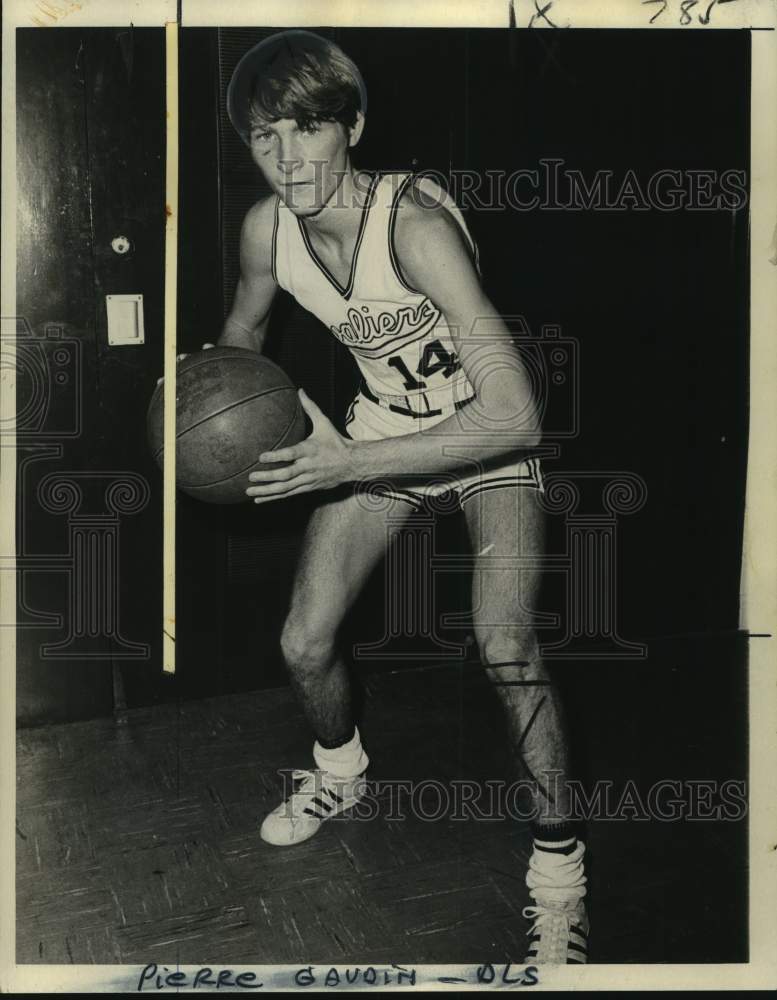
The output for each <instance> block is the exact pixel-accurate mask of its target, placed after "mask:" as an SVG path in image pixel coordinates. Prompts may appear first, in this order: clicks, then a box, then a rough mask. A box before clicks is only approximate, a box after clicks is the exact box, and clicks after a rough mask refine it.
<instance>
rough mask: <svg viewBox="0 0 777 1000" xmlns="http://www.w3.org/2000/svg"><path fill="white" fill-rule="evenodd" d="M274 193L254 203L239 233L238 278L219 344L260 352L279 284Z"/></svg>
mask: <svg viewBox="0 0 777 1000" xmlns="http://www.w3.org/2000/svg"><path fill="white" fill-rule="evenodd" d="M274 216H275V196H273V197H271V198H267V199H266V200H265V201H262V202H259V203H258V204H256V205H254V206H253V208H251V209H250V210H249V212H248V214H247V215H246V217H245V220H244V221H243V228H242V230H241V233H240V279H239V281H238V283H237V288H236V290H235V297H234V299H233V301H232V308H231V309H230V311H229V315H228V316H227V318H226V320H225V321H224V326H223V328H222V331H221V336H220V337H219V339H218V342H217V343H218V346H219V347H244V348H247V349H248V350H250V351H257V352H261V350H262V347H263V345H264V340H265V337H266V335H267V327H268V325H269V321H270V310H271V307H272V303H273V299H274V298H275V293H276V291H277V290H278V285H277V283H276V281H275V279H274V277H273V273H272V270H273V268H272V233H273V225H274Z"/></svg>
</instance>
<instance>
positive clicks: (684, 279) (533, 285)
mask: <svg viewBox="0 0 777 1000" xmlns="http://www.w3.org/2000/svg"><path fill="white" fill-rule="evenodd" d="M268 33H269V32H266V31H261V30H257V29H244V30H241V29H230V30H221V31H216V30H215V29H187V30H185V31H182V32H181V104H180V108H181V132H180V141H181V150H180V182H181V190H180V212H181V219H180V270H179V278H180V281H179V341H180V348H181V349H182V350H193V349H196V348H197V347H199V345H200V344H201V343H202V342H203V341H205V340H213V339H215V337H216V336H217V335H218V333H219V330H220V325H221V322H222V320H223V317H224V314H225V312H226V311H227V310H228V308H229V303H230V300H231V295H232V292H233V289H234V283H235V281H236V277H237V246H238V234H239V228H240V223H241V221H242V217H243V214H244V212H245V210H246V209H247V207H248V206H249V205H250V204H251V203H252V202H253V201H254V200H256V198H257V197H260V196H261V195H262V193H263V187H262V182H261V178H260V177H259V173H258V170H257V169H256V168H254V167H253V165H252V163H251V160H250V157H249V155H248V152H247V150H246V149H245V147H244V146H243V145H242V143H241V142H240V140H239V138H238V137H237V135H236V134H235V133H234V131H233V130H232V128H231V125H230V124H229V122H228V120H227V119H226V117H225V114H224V110H223V93H224V89H225V86H226V83H227V81H228V79H229V75H230V73H231V71H232V68H233V66H234V64H235V62H236V61H237V59H238V58H239V56H240V55H241V54H242V53H243V52H244V51H245V50H246V48H247V47H249V46H250V45H252V44H254V43H255V42H256V41H257V40H259V39H260V38H261V37H263V36H264V35H266V34H268ZM325 33H327V34H329V35H330V36H331V37H333V38H334V39H335V40H337V41H338V42H339V43H340V44H341V45H342V46H343V47H344V48H345V50H346V51H347V52H348V53H349V54H350V55H351V56H352V57H353V58H354V59H355V60H356V62H357V63H358V64H359V65H360V67H361V68H362V71H363V73H364V77H365V80H366V83H367V89H368V93H369V114H368V124H367V129H366V131H365V134H364V138H363V140H362V142H361V144H360V146H359V148H358V149H357V151H356V157H355V159H356V162H357V165H358V166H360V167H364V168H366V169H372V168H380V169H398V170H401V169H418V170H424V169H428V170H435V171H439V172H441V173H444V174H447V173H448V172H449V171H451V170H465V169H467V170H474V171H479V172H484V171H486V170H500V169H501V170H505V171H506V172H508V173H509V172H511V171H514V170H516V169H517V168H519V167H524V168H528V169H536V168H537V167H538V166H539V160H540V158H554V157H555V158H560V159H563V160H564V161H565V166H566V167H567V168H571V169H578V170H581V171H582V172H583V174H584V176H585V177H586V178H590V177H591V176H592V175H593V172H594V171H595V170H596V169H607V170H611V171H613V173H614V176H615V178H616V179H617V178H620V177H622V176H623V174H624V173H625V171H626V170H628V169H630V168H631V169H634V170H635V171H636V173H637V175H638V177H639V179H640V180H641V181H643V182H644V183H646V181H647V179H648V178H649V176H650V174H651V173H653V172H654V171H655V170H657V169H661V168H671V169H675V170H679V171H688V170H692V169H706V170H731V169H739V170H747V168H748V148H749V121H748V107H749V104H748V102H749V92H748V80H749V41H748V36H747V35H746V33H741V32H727V31H717V32H714V33H708V34H701V33H683V32H679V31H678V32H672V31H666V32H662V33H661V35H660V37H657V36H656V35H655V33H653V34H650V35H649V34H648V33H647V32H634V31H632V32H616V31H610V32H563V33H561V32H558V33H550V32H544V33H539V32H515V31H513V32H508V31H497V30H462V31H454V30H447V31H434V30H415V29H414V30H412V31H411V30H393V29H392V30H382V31H369V30H355V29H354V30H328V31H325ZM398 64H399V65H401V67H402V71H401V72H397V71H396V67H397V65H398ZM163 70H164V48H163V42H162V36H161V33H160V32H155V31H146V30H137V29H135V30H130V29H127V30H123V31H111V30H101V29H92V30H80V29H79V30H76V29H64V30H59V31H57V32H56V33H51V34H47V33H38V32H20V33H19V49H18V81H19V109H18V126H19V164H20V173H19V194H20V227H19V286H18V301H19V312H20V314H21V315H22V316H24V317H25V318H26V320H27V321H28V323H29V324H30V326H31V327H32V328H33V329H34V331H35V336H36V337H37V338H38V340H40V341H41V342H43V340H44V339H45V338H43V325H44V324H46V323H52V322H55V323H60V324H62V323H65V324H67V329H68V330H69V331H70V332H71V334H72V336H73V337H74V338H75V339H76V340H78V341H79V342H80V345H81V348H82V363H83V366H84V368H83V372H84V378H83V383H82V384H83V393H84V394H83V404H84V431H83V433H82V434H81V436H80V437H79V438H78V439H76V440H68V441H66V442H59V444H60V445H61V446H62V447H63V448H64V453H63V454H62V455H60V456H59V457H57V456H54V458H50V459H49V460H48V462H47V461H44V460H41V459H40V458H39V459H38V461H37V464H36V463H33V465H32V466H30V467H29V468H28V469H27V472H26V473H25V475H27V476H28V481H26V482H25V483H24V485H23V486H22V487H21V490H22V492H21V493H20V497H21V509H22V510H23V512H24V519H25V524H26V528H25V530H26V531H28V532H29V533H30V536H31V537H32V535H33V534H34V536H35V537H36V538H37V539H38V541H39V543H40V542H41V540H46V541H45V542H43V543H42V544H40V549H41V551H42V552H44V553H45V552H51V553H54V552H61V551H63V546H65V544H66V539H65V535H64V534H63V533H62V523H61V521H60V522H57V523H55V520H56V519H55V518H54V517H53V515H52V514H51V513H50V512H47V511H44V510H43V509H42V508H41V506H40V504H39V502H38V500H37V496H36V492H35V489H36V483H37V482H38V481H39V479H40V477H41V476H42V475H43V474H45V473H46V472H48V471H51V470H52V469H59V468H62V467H63V464H62V463H63V462H64V463H65V466H66V467H67V468H72V469H82V468H89V469H107V470H121V469H132V470H135V471H137V472H139V473H140V474H142V475H143V476H145V477H146V478H147V479H148V481H149V483H150V484H151V487H152V496H151V500H150V502H149V504H148V506H147V507H146V508H145V509H144V511H143V512H142V513H140V514H138V515H133V516H132V517H125V518H123V519H122V523H121V532H120V534H121V554H122V563H121V573H120V586H121V591H122V597H121V601H120V613H121V616H122V628H123V630H124V634H125V635H126V636H127V638H129V639H131V640H133V641H136V642H141V643H147V644H148V646H149V653H148V657H147V658H146V659H142V660H140V661H138V662H119V661H118V660H114V663H113V666H114V670H113V671H111V670H110V669H106V668H107V667H108V666H109V664H110V662H111V661H110V658H108V659H107V660H106V659H103V660H101V661H98V662H91V663H90V662H86V661H84V662H78V661H73V662H67V663H55V664H47V663H45V662H43V661H42V660H41V657H40V655H39V649H40V646H41V643H42V642H52V641H57V639H58V638H61V636H62V634H63V633H62V629H61V627H60V629H59V631H58V630H57V627H56V626H55V625H51V624H49V625H47V626H45V627H44V626H38V625H36V624H35V622H34V621H33V622H32V623H31V625H30V627H29V628H25V629H23V630H21V631H20V633H19V638H20V649H19V714H20V718H22V719H24V720H26V721H46V720H49V719H53V718H76V717H83V716H89V715H92V714H100V713H105V712H110V711H111V709H112V707H113V703H114V698H115V691H114V689H115V682H116V677H115V675H116V673H117V672H118V674H119V675H120V679H121V680H122V681H123V686H124V692H125V694H124V696H125V698H126V700H127V701H128V703H129V704H130V705H133V704H142V703H148V702H150V701H154V700H157V699H160V698H162V699H167V698H172V697H190V696H201V695H209V694H216V693H222V692H227V691H234V690H246V689H254V688H257V687H263V686H272V685H277V684H279V683H284V676H283V671H282V667H281V664H280V657H279V648H278V634H279V630H280V623H281V620H282V617H283V612H284V608H285V605H286V602H287V600H288V593H289V586H290V582H291V578H292V574H293V569H294V562H295V558H296V553H297V550H298V545H299V540H300V536H301V532H302V530H303V528H304V523H305V519H306V517H307V515H308V513H309V509H310V505H311V502H313V501H311V500H310V499H309V498H299V499H297V500H295V501H289V502H286V503H285V504H283V505H280V504H279V505H277V506H276V505H273V506H265V507H262V508H254V507H252V506H251V505H246V506H245V507H241V508H217V507H209V506H207V505H204V504H200V503H197V502H196V501H193V500H190V499H189V498H187V497H186V496H184V495H180V496H179V499H178V546H177V552H178V591H177V618H178V650H177V653H178V672H177V675H176V677H175V679H174V680H173V679H171V678H169V677H162V676H161V675H160V663H159V655H160V644H159V630H160V621H161V609H160V600H159V587H160V580H161V482H160V477H159V474H158V472H157V470H156V468H155V466H153V464H152V463H151V462H150V460H149V458H148V455H147V453H146V445H145V428H144V414H145V408H146V405H147V400H148V398H149V397H150V394H151V391H152V389H153V386H154V383H155V380H156V377H157V375H158V374H159V373H160V372H161V349H162V344H161V339H162V316H161V306H162V298H161V295H162V274H163V258H162V252H163V227H162V222H163V205H164V191H163V163H164V97H163V90H162V86H161V81H162V80H163ZM524 190H525V189H524ZM467 220H468V224H469V226H470V228H471V230H472V232H473V234H474V235H475V237H476V239H477V240H478V243H479V246H480V252H481V257H482V264H483V271H484V275H485V284H486V288H487V290H488V292H489V294H490V296H491V298H492V300H493V301H494V303H495V305H496V306H497V307H498V308H499V309H500V310H502V311H503V312H505V313H507V314H521V315H522V316H524V317H525V318H526V321H527V323H528V325H529V327H530V328H531V330H532V332H533V334H535V335H539V332H540V329H541V327H542V325H543V324H546V323H550V324H557V325H559V326H560V328H561V332H562V334H563V335H564V336H566V337H571V338H574V339H575V340H576V341H577V343H578V345H579V356H580V363H581V370H580V379H579V385H580V401H581V411H580V416H581V419H580V432H579V434H578V435H577V436H576V437H574V438H573V439H570V440H564V441H563V442H562V447H561V451H560V455H559V457H558V458H556V459H553V460H549V461H548V462H546V466H545V468H546V473H547V472H552V471H564V470H572V471H574V470H589V471H600V472H617V471H626V472H631V473H634V474H637V475H638V476H640V477H642V478H643V479H644V481H645V483H646V485H647V489H648V500H647V503H646V504H645V506H644V507H643V508H642V510H640V511H639V512H638V513H636V514H633V515H631V516H630V517H626V518H622V519H621V521H620V523H619V529H618V530H619V573H620V587H619V600H620V606H619V612H618V613H619V626H618V628H619V631H620V634H621V635H622V636H623V637H624V638H626V639H628V640H631V641H642V642H647V643H648V645H649V644H650V641H651V640H657V639H660V638H666V637H672V636H688V635H695V634H702V635H721V634H730V633H732V632H734V631H736V629H737V628H738V622H739V611H738V608H739V581H740V572H739V567H740V552H741V537H742V521H743V498H744V477H745V466H746V453H747V442H746V427H747V357H748V355H747V349H748V331H747V308H748V302H747V275H748V260H747V210H746V208H742V209H740V210H739V211H732V210H719V211H707V212H690V211H678V212H659V211H656V210H650V211H646V212H642V211H550V210H541V209H536V210H532V211H523V212H516V211H503V212H488V211H476V210H469V211H468V212H467ZM118 232H123V233H125V234H126V235H129V236H130V237H131V238H132V239H133V241H134V244H135V249H134V252H133V253H132V254H130V255H128V257H127V258H121V259H120V258H117V257H116V255H115V254H113V252H112V251H111V250H110V247H109V243H110V238H111V237H112V236H113V235H115V234H116V233H118ZM116 291H141V292H143V293H144V295H145V297H146V344H145V345H144V346H143V347H140V348H108V347H107V340H106V331H105V322H104V304H103V302H102V296H103V295H104V294H108V293H110V292H116ZM268 353H269V354H270V355H271V356H273V357H275V358H276V359H277V360H279V361H280V363H281V364H282V365H283V366H284V367H285V368H287V370H288V371H289V373H290V375H291V376H292V378H293V379H294V380H295V381H296V382H297V383H298V384H301V385H303V386H304V387H305V388H306V389H307V390H308V392H309V393H310V394H311V395H312V396H313V398H314V399H316V401H317V402H318V403H319V404H320V405H322V406H323V407H324V409H325V410H326V411H327V412H329V413H330V415H331V416H332V417H333V419H335V420H336V421H341V420H342V416H343V413H344V409H345V406H346V405H347V402H348V401H349V399H350V398H351V396H352V394H353V391H354V387H355V372H354V367H353V365H352V363H351V361H350V358H349V357H348V356H347V353H346V352H345V351H344V349H342V348H341V346H340V345H339V344H337V343H336V342H335V341H334V339H333V338H331V337H330V336H328V335H327V334H326V331H325V330H324V329H323V328H322V327H321V326H320V324H319V323H318V322H317V321H316V320H315V319H314V318H313V317H311V316H310V315H309V314H307V313H306V312H305V311H304V310H302V309H301V308H300V307H298V306H297V305H296V304H295V303H293V302H292V301H291V300H290V299H289V298H288V296H286V295H285V293H281V294H280V296H279V300H278V303H277V307H276V309H275V312H274V316H273V328H272V331H271V337H270V341H269V345H268ZM55 402H56V398H55ZM20 405H21V404H20ZM44 443H45V441H44ZM55 443H57V442H56V440H55ZM36 470H37V471H36ZM556 520H557V523H555V524H554V525H552V526H551V546H553V545H560V546H563V544H564V540H563V522H562V519H556ZM20 530H21V527H20ZM437 530H438V538H439V541H440V544H441V545H447V546H448V547H452V548H456V547H463V546H464V539H463V535H462V531H461V525H460V523H459V521H458V519H457V518H455V517H445V518H442V519H441V521H440V524H439V526H438V529H437ZM381 577H382V570H381V571H379V572H378V573H377V574H376V579H375V581H373V584H372V585H371V586H370V587H369V588H368V590H367V592H366V593H365V595H364V598H363V599H362V600H361V601H360V604H359V606H358V607H357V609H356V612H355V615H354V621H356V622H358V627H357V628H356V631H355V633H354V637H355V638H359V636H362V637H364V636H366V637H367V638H368V639H369V638H372V637H376V636H378V635H379V634H380V629H381V625H382V615H383V603H382V590H381V587H380V583H381ZM63 580H64V577H63V574H62V573H61V572H55V571H48V570H47V569H46V567H42V568H37V569H35V570H34V571H32V570H30V571H29V572H26V573H25V578H24V585H23V594H24V601H25V603H26V604H27V605H29V606H31V607H33V608H37V609H40V610H41V611H45V610H48V611H49V612H55V613H56V612H59V613H61V612H62V608H63V601H66V600H67V598H66V597H65V596H64V594H63V593H62V591H61V588H62V586H63ZM548 590H549V597H548V600H549V607H551V609H552V608H554V607H555V609H556V610H558V606H557V605H555V604H554V601H557V599H558V597H559V595H554V593H553V589H552V586H551V585H550V584H549V588H548ZM467 591H468V581H467V580H466V579H465V578H463V577H459V578H456V579H452V580H448V581H447V582H446V583H445V586H444V588H443V589H442V590H441V592H440V594H439V605H440V608H439V610H440V613H442V612H444V611H449V610H454V611H455V610H457V609H459V608H464V607H465V606H466V597H467ZM562 596H563V595H562ZM441 634H445V629H441ZM346 638H348V636H346ZM451 638H452V639H456V640H460V639H461V638H462V633H461V632H458V633H454V632H453V630H451ZM547 638H548V639H552V638H553V634H552V633H548V635H547ZM396 648H397V652H398V653H401V652H402V644H401V642H398V643H397V646H396ZM431 652H432V653H433V652H434V649H433V648H431ZM385 665H386V664H384V665H383V666H385ZM388 665H391V661H390V660H389V661H388ZM380 668H381V665H380V664H377V665H375V664H373V665H372V666H371V668H370V669H380ZM622 669H624V670H626V669H629V668H628V666H627V665H623V668H622Z"/></svg>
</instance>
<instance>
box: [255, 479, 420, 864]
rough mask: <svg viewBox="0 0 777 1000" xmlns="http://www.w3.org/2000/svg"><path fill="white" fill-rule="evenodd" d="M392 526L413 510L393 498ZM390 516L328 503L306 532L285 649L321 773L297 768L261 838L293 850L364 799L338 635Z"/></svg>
mask: <svg viewBox="0 0 777 1000" xmlns="http://www.w3.org/2000/svg"><path fill="white" fill-rule="evenodd" d="M395 505H396V510H397V512H396V514H395V513H393V512H392V525H395V524H396V518H397V517H400V518H401V517H402V516H403V515H404V516H407V515H409V514H410V513H411V511H412V508H411V507H410V506H409V505H408V504H406V503H404V502H403V501H395ZM388 539H389V533H388V526H387V523H386V519H385V516H384V515H383V514H381V513H378V512H375V511H372V510H369V509H367V507H366V505H365V504H364V502H363V500H361V499H360V498H359V497H357V496H356V495H350V496H346V497H345V498H344V499H341V498H337V499H331V500H326V501H325V502H324V503H323V504H322V505H321V506H320V507H319V508H318V509H317V510H316V511H315V513H314V514H313V516H312V517H311V519H310V523H309V525H308V528H307V532H306V534H305V538H304V542H303V550H302V555H301V557H300V562H299V565H298V568H297V573H296V578H295V582H294V588H293V592H292V598H291V606H290V609H289V613H288V616H287V619H286V623H285V625H284V628H283V633H282V636H281V647H282V650H283V655H284V658H285V661H286V665H287V668H288V671H289V675H290V678H291V683H292V687H293V689H294V691H295V693H296V695H297V698H298V699H299V702H300V704H301V706H302V709H303V711H304V712H305V715H306V717H307V719H308V721H309V723H310V725H311V727H312V729H313V731H314V733H315V735H316V740H315V743H314V744H313V757H314V759H315V762H316V765H317V767H318V769H319V770H318V771H317V772H314V771H304V770H303V771H297V772H295V778H297V780H298V781H299V782H300V784H298V786H297V787H296V789H295V791H294V792H293V794H292V795H291V796H290V797H289V798H288V799H287V800H286V801H285V802H283V803H281V805H279V806H278V807H277V808H276V809H274V810H273V811H272V812H271V813H270V814H269V815H268V816H267V817H266V818H265V820H264V822H263V823H262V828H261V831H260V833H261V836H262V838H263V839H264V840H265V841H267V842H268V843H270V844H274V845H276V846H283V845H286V846H289V845H293V844H297V843H300V842H301V841H303V840H307V839H308V838H309V837H312V836H313V834H315V833H316V832H317V830H318V828H319V827H320V825H321V823H322V822H323V821H324V820H326V819H328V818H329V817H330V816H333V815H336V814H337V813H339V812H342V811H343V810H345V809H348V808H350V806H352V805H354V804H355V803H356V802H358V801H359V799H360V798H361V797H362V795H363V794H364V790H365V786H364V778H363V773H364V771H365V770H366V768H367V765H368V764H369V758H368V757H367V755H366V753H365V752H364V749H363V748H362V745H361V738H360V734H359V731H358V729H357V728H356V726H355V724H354V719H353V715H352V711H351V692H350V685H349V682H348V671H347V668H346V665H345V662H344V661H343V659H342V657H341V656H340V655H339V653H338V651H337V646H336V641H337V633H338V630H339V628H340V625H341V623H342V621H343V618H344V617H345V615H346V612H347V611H348V609H349V608H350V607H351V605H352V604H353V601H354V599H355V598H356V596H357V594H358V593H359V591H360V589H361V587H362V586H363V585H364V582H365V581H366V579H367V577H368V576H369V574H370V572H371V571H372V569H373V568H374V567H375V565H376V564H377V562H378V560H379V559H380V558H381V556H382V555H383V554H384V553H385V551H386V547H387V542H388Z"/></svg>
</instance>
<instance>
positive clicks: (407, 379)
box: [388, 340, 461, 392]
mask: <svg viewBox="0 0 777 1000" xmlns="http://www.w3.org/2000/svg"><path fill="white" fill-rule="evenodd" d="M388 364H390V365H391V367H392V368H396V370H397V371H398V372H399V374H400V375H401V376H402V378H403V379H404V386H405V389H407V390H408V392H409V391H410V390H411V389H425V388H426V382H421V381H420V380H419V379H417V378H414V377H413V375H412V373H411V372H410V370H409V369H408V367H407V365H406V364H405V362H404V360H403V359H402V357H401V355H399V354H395V355H394V357H393V358H389V359H388ZM459 368H461V362H460V361H459V359H458V358H457V357H456V355H455V354H451V353H450V352H449V351H446V350H445V348H444V347H443V346H442V343H441V342H440V341H439V340H433V341H431V343H429V344H426V346H425V347H424V353H423V356H422V357H421V361H420V363H419V365H418V367H417V368H416V370H415V373H416V375H420V376H421V378H429V376H430V375H436V374H437V373H438V372H442V375H443V378H450V377H451V375H453V373H454V372H457V371H458V370H459Z"/></svg>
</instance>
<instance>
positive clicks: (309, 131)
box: [300, 122, 319, 135]
mask: <svg viewBox="0 0 777 1000" xmlns="http://www.w3.org/2000/svg"><path fill="white" fill-rule="evenodd" d="M318 131H319V124H318V122H308V123H307V124H306V125H301V126H300V132H304V133H305V135H315V134H316V132H318Z"/></svg>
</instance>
